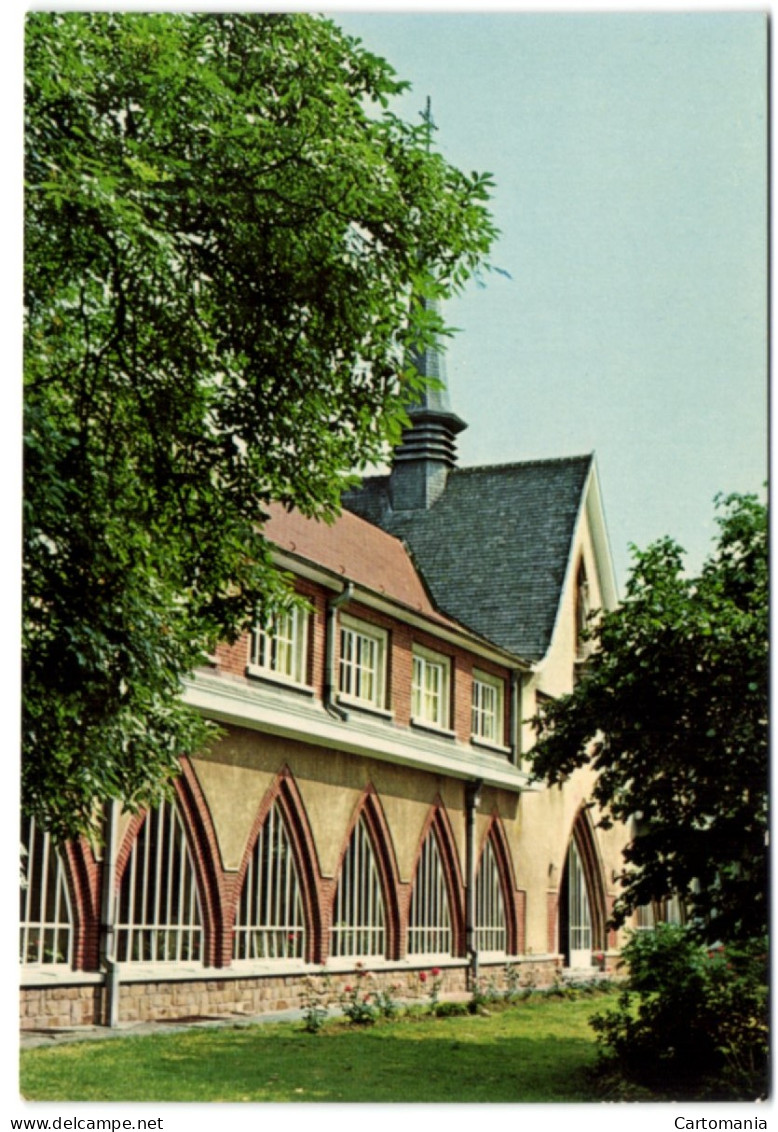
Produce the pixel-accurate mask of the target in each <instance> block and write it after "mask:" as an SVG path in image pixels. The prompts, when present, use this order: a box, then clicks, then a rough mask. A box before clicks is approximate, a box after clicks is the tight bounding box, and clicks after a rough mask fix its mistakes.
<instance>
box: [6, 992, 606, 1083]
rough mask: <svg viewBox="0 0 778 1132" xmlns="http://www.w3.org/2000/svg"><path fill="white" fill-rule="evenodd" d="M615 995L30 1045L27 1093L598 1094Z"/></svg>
mask: <svg viewBox="0 0 778 1132" xmlns="http://www.w3.org/2000/svg"><path fill="white" fill-rule="evenodd" d="M607 1002H608V999H607V997H603V996H602V995H597V996H594V997H591V998H589V997H586V998H579V999H575V1000H569V999H556V998H546V997H541V996H533V997H532V998H531V999H529V1000H527V1001H524V1002H521V1003H518V1004H516V1005H515V1006H512V1007H510V1008H507V1009H500V1010H495V1011H494V1012H493V1013H491V1014H489V1015H487V1016H480V1015H479V1016H465V1017H452V1018H433V1017H430V1016H424V1017H418V1016H416V1017H401V1018H399V1019H397V1020H395V1021H393V1022H380V1023H378V1024H377V1025H375V1026H372V1027H367V1028H362V1027H356V1026H351V1025H349V1024H347V1023H346V1022H345V1021H336V1022H329V1023H327V1025H326V1027H325V1029H324V1030H322V1031H321V1032H320V1033H318V1034H308V1033H305V1032H304V1031H303V1029H302V1027H301V1025H300V1024H292V1023H273V1024H263V1025H256V1026H249V1027H234V1028H225V1029H217V1028H209V1029H192V1030H189V1031H186V1032H180V1033H175V1034H156V1035H151V1036H148V1037H122V1038H115V1039H111V1040H106V1041H82V1042H73V1043H71V1044H69V1045H61V1046H58V1047H56V1048H52V1047H49V1048H37V1049H31V1050H26V1051H23V1052H22V1057H21V1093H22V1095H23V1096H24V1097H25V1098H27V1099H28V1100H47V1101H55V1100H57V1101H221V1102H225V1101H274V1102H279V1101H319V1102H321V1101H339V1102H343V1101H367V1102H385V1101H402V1102H405V1103H414V1102H419V1101H438V1102H475V1101H502V1102H529V1101H587V1100H594V1099H595V1098H594V1096H593V1095H592V1091H591V1087H590V1086H589V1085H588V1082H587V1070H588V1068H589V1067H590V1066H591V1065H592V1064H593V1063H594V1061H595V1057H596V1053H595V1045H594V1036H593V1031H592V1030H591V1028H590V1027H589V1025H588V1019H589V1017H590V1016H591V1015H592V1014H593V1013H595V1012H596V1011H598V1010H602V1009H603V1008H604V1007H605V1006H606V1004H607Z"/></svg>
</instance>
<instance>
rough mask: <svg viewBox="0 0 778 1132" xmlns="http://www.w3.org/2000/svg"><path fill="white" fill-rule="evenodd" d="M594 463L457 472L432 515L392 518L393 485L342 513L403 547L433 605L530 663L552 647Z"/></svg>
mask: <svg viewBox="0 0 778 1132" xmlns="http://www.w3.org/2000/svg"><path fill="white" fill-rule="evenodd" d="M592 469H593V456H591V455H587V456H575V457H569V458H565V459H557V460H536V461H529V462H526V463H520V464H498V465H493V466H491V467H479V468H459V469H454V470H452V471H451V472H449V475H448V480H447V483H446V488H445V491H444V492H443V494H442V495H441V497H440V498H439V499H438V500H437V502H436V503H434V504H433V505H432V506H431V507H430V508H429V509H428V510H422V509H419V510H416V511H393V510H392V508H391V498H390V495H389V479H390V477H389V476H376V477H371V478H369V479H366V480H365V481H364V483H363V486H362V489H361V490H358V491H354V492H350V493H348V494H347V495H345V496H344V498H343V504H344V506H345V507H347V508H349V509H350V510H352V511H355V512H357V513H358V514H360V515H362V516H363V517H364V518H365V519H367V520H368V521H369V522H370V523H375V524H377V525H379V526H381V527H382V528H383V529H384V530H386V531H390V532H391V533H392V534H394V535H397V536H398V537H400V538H402V539H403V540H404V541H405V542H406V544H407V545H408V547H409V549H410V551H411V554H412V556H413V559H414V561H415V563H416V565H417V566H418V568H419V569H420V570H421V573H422V575H423V577H424V580H425V582H426V584H427V586H428V588H429V591H430V593H431V595H432V598H433V600H434V601H435V604H436V605H437V606H438V607H439V608H440V609H442V610H445V612H446V613H448V614H450V616H452V617H454V618H456V619H457V620H458V621H461V622H463V623H464V624H465V625H468V626H469V627H470V628H471V629H473V630H474V631H475V632H477V633H480V634H482V635H483V636H485V637H488V638H489V640H491V641H494V642H495V643H496V644H498V645H500V646H502V648H505V649H508V650H509V651H510V652H513V653H515V654H517V655H518V656H521V657H525V658H527V659H528V660H540V659H541V658H542V657H543V656H545V654H546V652H547V651H548V648H549V646H550V644H551V637H552V634H553V631H554V625H555V623H556V618H557V613H558V609H559V603H560V599H561V595H562V589H563V586H564V581H565V577H566V574H567V570H568V565H569V561H570V554H571V550H572V542H573V537H574V534H575V530H576V524H577V522H578V517H579V514H580V513H581V508H582V506H583V501H584V490H585V487H586V484H587V482H588V480H589V477H590V474H591V472H592Z"/></svg>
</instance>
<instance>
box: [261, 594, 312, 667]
mask: <svg viewBox="0 0 778 1132" xmlns="http://www.w3.org/2000/svg"><path fill="white" fill-rule="evenodd" d="M308 622H309V617H308V610H307V609H303V608H301V607H300V606H298V605H295V606H292V608H291V609H289V610H286V611H284V612H281V613H277V614H275V616H274V617H273V618H272V620H271V621H270V624H269V625H268V626H267V628H263V627H262V626H261V625H257V626H256V627H255V629H254V632H253V633H252V634H251V644H250V646H249V663H248V672H249V675H251V676H262V677H265V678H268V679H271V680H278V681H280V682H281V683H283V684H296V685H303V686H305V685H307V673H308Z"/></svg>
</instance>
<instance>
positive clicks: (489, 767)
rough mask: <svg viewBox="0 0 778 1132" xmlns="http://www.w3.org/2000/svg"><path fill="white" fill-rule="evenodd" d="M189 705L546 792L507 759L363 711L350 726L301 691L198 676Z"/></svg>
mask: <svg viewBox="0 0 778 1132" xmlns="http://www.w3.org/2000/svg"><path fill="white" fill-rule="evenodd" d="M183 700H184V703H186V704H188V705H189V706H190V707H192V708H195V709H196V710H197V711H199V712H200V713H201V714H202V715H204V716H206V717H207V718H208V719H212V720H214V721H215V722H217V723H225V724H232V725H233V726H236V727H245V728H248V729H249V730H254V731H262V732H265V733H267V734H271V735H278V736H280V737H281V738H285V739H291V740H296V741H298V742H301V743H306V744H309V745H313V746H317V747H327V748H330V749H332V750H333V751H344V752H346V753H347V754H353V755H358V756H361V757H363V758H370V759H378V760H380V761H381V762H388V763H393V764H394V765H397V766H408V767H413V768H414V769H416V770H424V771H428V772H429V773H431V774H445V775H447V776H448V777H449V778H458V779H465V780H467V779H472V778H480V779H482V780H483V781H484V783H486V784H487V785H488V786H495V787H499V788H501V789H505V790H511V791H514V792H516V793H518V792H521V791H526V790H532V791H535V790H537V789H539V787H538V786H537V784H534V783H531V782H530V778H529V775H528V774H527V773H526V772H525V771H522V770H520V769H519V768H518V767H516V766H514V765H513V764H512V763H509V762H508V761H507V759H506V758H504V757H501V756H500V755H492V754H490V753H489V752H488V751H484V750H483V749H481V748H479V749H475V748H471V747H470V746H469V745H465V744H464V743H460V742H457V741H456V740H455V739H453V738H438V737H437V736H435V735H432V734H430V732H429V731H424V732H415V731H414V730H413V729H412V728H404V727H402V728H401V727H398V726H397V725H396V724H395V723H393V722H392V721H391V720H384V719H380V718H377V717H372V716H369V715H367V714H364V715H363V714H362V713H361V712H357V711H350V712H349V718H348V720H340V719H336V718H335V717H333V716H330V715H329V714H328V712H327V711H326V710H325V709H324V706H323V705H322V704H321V702H320V701H318V700H314V701H312V700H311V699H310V698H309V697H308V696H305V695H299V694H298V693H297V692H296V691H294V690H284V689H279V688H273V687H270V686H269V685H267V686H266V685H264V684H262V685H249V684H245V683H243V682H242V681H240V680H231V679H229V678H226V677H223V676H214V675H211V674H210V673H206V672H196V673H195V674H194V675H193V676H192V677H190V678H189V679H188V680H186V681H185V682H184V688H183Z"/></svg>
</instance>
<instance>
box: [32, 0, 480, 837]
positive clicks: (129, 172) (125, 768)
mask: <svg viewBox="0 0 778 1132" xmlns="http://www.w3.org/2000/svg"><path fill="white" fill-rule="evenodd" d="M405 85H406V84H403V83H401V82H399V81H398V80H397V79H396V77H395V75H394V72H393V71H392V69H391V68H390V66H389V65H388V64H387V63H386V62H384V61H383V60H381V59H379V58H376V57H375V56H373V55H371V54H369V53H368V52H367V51H366V50H364V49H363V47H362V46H361V44H360V42H359V41H357V40H353V39H350V38H348V37H347V36H345V35H344V34H343V33H341V32H340V31H339V30H338V29H337V28H336V27H335V26H334V25H333V24H332V23H331V22H329V21H328V20H326V19H323V18H319V17H316V16H312V15H302V14H300V15H271V14H251V15H226V14H225V15H210V14H198V15H191V14H174V13H167V14H151V15H147V14H126V13H106V12H99V13H73V12H70V13H42V12H34V13H31V14H29V15H28V17H27V26H26V102H25V110H26V130H25V140H26V184H27V195H26V233H25V235H26V255H25V276H24V286H25V304H26V321H25V475H24V628H23V649H24V664H25V674H24V693H25V703H24V719H23V723H24V743H23V761H22V780H23V790H22V800H23V806H24V808H25V810H26V811H27V812H29V813H32V814H34V815H35V816H36V818H37V819H38V820H39V821H40V822H41V823H42V824H43V825H44V826H46V827H47V828H49V829H50V830H52V832H53V833H55V834H57V835H60V836H70V835H73V834H75V833H78V832H80V831H86V830H89V829H90V828H91V826H92V824H93V817H94V813H95V802H96V801H97V800H101V799H106V798H118V799H121V800H122V801H124V802H125V803H126V804H127V805H130V806H138V805H143V804H146V803H148V802H152V801H154V800H155V799H157V798H158V797H159V796H160V792H161V791H163V790H164V784H165V782H166V781H167V780H168V779H169V778H170V776H171V775H172V774H174V773H175V772H176V769H177V764H178V759H179V756H180V755H181V754H182V753H184V752H187V751H191V750H192V749H193V748H195V747H197V746H198V745H199V744H201V743H202V742H204V741H205V738H206V729H205V727H204V725H203V723H202V722H201V721H199V720H198V719H197V718H196V717H195V716H194V715H193V714H191V713H189V712H187V710H186V709H185V708H184V707H183V706H182V705H181V703H180V702H179V691H180V684H181V679H182V677H183V676H184V675H185V674H186V673H188V672H190V671H191V669H192V668H193V666H194V665H195V664H196V663H197V661H198V659H200V658H201V657H202V655H203V653H204V652H207V651H209V650H210V649H211V648H212V647H213V645H214V643H215V641H216V640H217V639H218V638H220V637H222V638H225V639H234V638H235V636H236V635H237V634H238V633H239V632H240V631H241V630H242V629H243V628H244V627H245V626H246V625H247V624H248V623H249V622H250V621H251V620H252V619H253V618H254V617H255V615H256V614H257V611H258V610H260V611H264V613H266V612H267V611H268V610H271V609H272V608H274V607H278V606H279V605H283V603H284V602H287V601H288V600H289V598H288V594H286V592H285V591H284V589H283V586H282V584H281V582H280V580H279V579H278V577H277V575H276V572H275V571H274V570H273V569H272V566H271V563H270V559H269V556H268V549H267V546H266V543H265V541H264V540H263V537H262V530H261V524H262V519H263V510H262V505H263V503H266V502H267V501H269V500H272V499H274V500H279V501H281V502H283V503H285V504H287V505H289V506H292V505H294V506H296V507H298V508H300V510H301V511H303V512H304V513H305V514H308V515H318V516H322V517H324V518H331V517H332V516H333V515H334V514H336V512H337V510H338V506H339V499H340V493H341V490H342V489H343V487H344V486H345V485H346V484H347V483H349V481H350V474H351V473H352V472H353V471H354V470H359V469H360V468H363V467H364V466H365V465H366V464H367V463H369V462H372V461H374V460H375V459H376V458H377V457H379V456H380V455H381V454H382V453H383V452H384V451H385V446H386V444H387V442H392V441H395V440H396V439H397V438H398V437H399V431H400V428H401V425H402V423H403V421H404V419H405V418H404V414H403V411H402V410H403V405H404V404H407V403H408V400H409V398H412V396H413V394H414V393H415V392H417V391H418V389H419V386H420V381H421V378H420V377H419V375H418V374H417V373H415V371H414V370H413V367H412V366H411V365H409V364H408V363H407V362H406V361H405V359H407V358H408V357H409V356H411V354H410V351H411V347H413V346H414V345H416V346H419V345H423V344H426V343H427V342H429V341H431V340H436V339H437V338H438V337H439V336H440V334H442V333H445V332H446V331H445V327H444V326H443V324H442V323H441V320H440V318H439V316H438V315H436V313H435V311H434V309H433V310H431V309H429V304H427V303H425V302H424V301H423V300H425V299H429V298H431V297H432V298H445V297H446V296H447V295H449V294H451V293H452V292H454V291H456V290H457V289H458V288H460V287H461V286H462V284H463V283H464V281H465V280H466V279H467V278H468V276H469V275H470V274H472V273H473V272H474V271H475V270H476V268H477V267H478V265H479V264H480V263H482V261H483V257H484V256H485V255H486V253H487V252H488V249H489V246H490V243H491V241H492V239H493V236H494V228H493V225H492V222H491V219H490V216H489V213H488V211H487V204H486V202H487V200H488V195H489V187H490V182H489V178H488V175H478V174H476V173H473V174H470V175H466V174H464V173H462V172H460V171H458V170H456V169H454V168H452V167H451V166H449V165H448V164H447V163H446V162H445V161H444V160H443V159H442V158H441V157H440V155H439V154H437V153H435V152H434V151H431V149H430V146H429V144H428V140H429V139H428V128H427V127H426V126H425V124H424V123H420V124H419V125H416V126H413V125H409V124H406V123H404V122H402V121H401V120H400V119H398V118H397V117H396V116H395V115H394V114H393V113H391V111H390V110H389V109H388V106H389V100H390V99H391V97H392V96H393V95H395V94H397V93H398V92H399V91H401V90H402V89H404V87H405ZM422 265H423V270H422Z"/></svg>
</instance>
